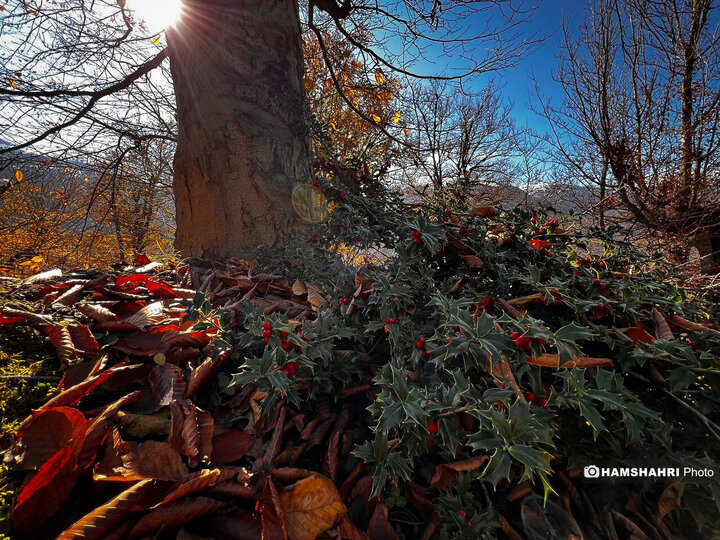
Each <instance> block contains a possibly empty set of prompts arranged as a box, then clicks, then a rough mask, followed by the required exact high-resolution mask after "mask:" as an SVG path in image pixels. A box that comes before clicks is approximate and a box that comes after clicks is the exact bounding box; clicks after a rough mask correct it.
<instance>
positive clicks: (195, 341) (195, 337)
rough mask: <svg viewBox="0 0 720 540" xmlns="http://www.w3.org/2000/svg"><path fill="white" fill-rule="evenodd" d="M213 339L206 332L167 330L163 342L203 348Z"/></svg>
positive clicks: (168, 344)
mask: <svg viewBox="0 0 720 540" xmlns="http://www.w3.org/2000/svg"><path fill="white" fill-rule="evenodd" d="M211 339H212V338H211V337H210V336H209V335H208V334H207V333H205V332H166V333H165V335H164V336H163V338H162V342H163V344H165V345H166V346H168V347H170V346H172V347H197V348H198V349H201V348H203V347H204V346H205V345H207V344H208V343H210V340H211Z"/></svg>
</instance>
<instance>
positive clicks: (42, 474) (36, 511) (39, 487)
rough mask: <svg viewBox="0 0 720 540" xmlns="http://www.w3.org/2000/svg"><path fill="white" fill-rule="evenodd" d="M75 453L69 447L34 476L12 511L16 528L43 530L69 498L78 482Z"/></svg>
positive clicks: (21, 530) (56, 455) (23, 530)
mask: <svg viewBox="0 0 720 540" xmlns="http://www.w3.org/2000/svg"><path fill="white" fill-rule="evenodd" d="M76 459H77V458H76V457H75V451H74V450H73V448H72V447H70V446H66V447H64V448H63V449H62V450H60V451H58V452H57V453H56V454H55V455H54V456H53V457H51V458H50V459H49V460H48V461H47V462H46V463H45V464H44V465H43V466H42V467H40V470H38V472H37V474H36V475H35V476H33V477H32V479H31V480H30V482H28V484H27V485H26V486H25V487H24V488H23V490H22V491H21V492H20V496H19V497H18V501H17V505H16V506H15V510H13V515H12V523H13V529H14V530H15V531H17V532H20V533H24V534H28V533H30V532H33V531H39V530H42V524H43V522H44V521H45V520H47V519H49V518H50V517H52V516H53V515H54V514H55V512H57V511H58V510H59V509H60V508H61V507H62V505H63V503H64V502H65V501H66V500H67V498H68V497H69V496H70V492H71V491H72V488H73V487H74V486H75V481H76V480H77V468H76V466H75V465H76Z"/></svg>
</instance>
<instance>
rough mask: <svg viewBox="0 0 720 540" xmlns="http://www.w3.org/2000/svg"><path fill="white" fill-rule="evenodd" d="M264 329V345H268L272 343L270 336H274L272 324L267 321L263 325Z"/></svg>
mask: <svg viewBox="0 0 720 540" xmlns="http://www.w3.org/2000/svg"><path fill="white" fill-rule="evenodd" d="M262 328H263V333H262V336H263V344H264V345H267V344H268V343H269V342H270V336H271V335H272V324H270V323H269V322H268V321H265V322H264V323H263V324H262Z"/></svg>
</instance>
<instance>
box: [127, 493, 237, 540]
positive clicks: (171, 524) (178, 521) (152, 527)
mask: <svg viewBox="0 0 720 540" xmlns="http://www.w3.org/2000/svg"><path fill="white" fill-rule="evenodd" d="M224 507H225V503H224V502H222V501H217V500H215V499H210V498H208V497H194V498H192V499H181V500H178V501H172V502H170V503H168V504H164V505H162V506H160V507H159V508H157V509H155V510H153V511H152V512H150V513H149V514H146V515H144V516H143V517H141V518H140V521H138V522H137V523H136V524H135V526H134V527H133V528H132V529H131V530H130V533H129V534H128V538H143V537H145V536H150V537H154V536H155V535H156V534H157V533H159V532H160V531H163V532H165V531H168V530H172V529H174V528H176V527H179V526H181V525H185V524H186V523H189V522H191V521H193V520H196V519H198V518H201V517H203V516H206V515H208V514H212V513H214V512H217V511H218V510H220V509H221V508H224Z"/></svg>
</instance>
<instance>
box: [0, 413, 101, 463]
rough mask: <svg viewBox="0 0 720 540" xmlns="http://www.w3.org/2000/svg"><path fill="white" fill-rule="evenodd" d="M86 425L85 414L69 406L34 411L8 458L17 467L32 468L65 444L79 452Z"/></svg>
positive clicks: (24, 423)
mask: <svg viewBox="0 0 720 540" xmlns="http://www.w3.org/2000/svg"><path fill="white" fill-rule="evenodd" d="M86 427H87V420H86V419H85V416H84V415H83V414H82V413H81V412H80V411H78V410H76V409H72V408H70V407H53V408H49V409H43V410H40V411H34V412H33V413H32V416H31V417H30V418H29V419H28V420H26V421H25V422H23V425H22V427H21V428H20V431H19V432H18V435H17V443H16V444H15V446H14V447H13V448H12V449H11V451H10V453H9V454H8V455H7V456H6V458H5V460H6V462H10V463H12V464H13V466H14V467H15V468H17V469H20V470H30V469H37V468H39V467H41V466H42V465H43V464H44V463H46V462H47V461H48V460H49V459H50V458H51V457H53V456H54V455H55V454H57V453H58V452H59V451H60V450H61V449H63V448H64V447H66V446H69V447H70V448H71V449H72V450H73V452H74V453H75V454H77V453H78V452H79V451H80V448H81V447H82V445H83V442H84V440H85V429H86Z"/></svg>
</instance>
